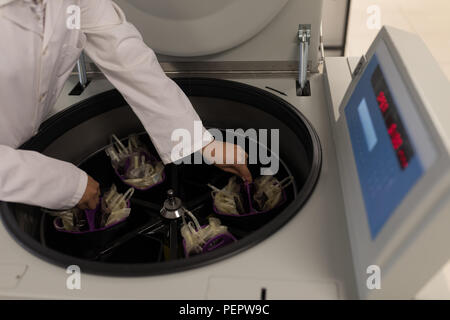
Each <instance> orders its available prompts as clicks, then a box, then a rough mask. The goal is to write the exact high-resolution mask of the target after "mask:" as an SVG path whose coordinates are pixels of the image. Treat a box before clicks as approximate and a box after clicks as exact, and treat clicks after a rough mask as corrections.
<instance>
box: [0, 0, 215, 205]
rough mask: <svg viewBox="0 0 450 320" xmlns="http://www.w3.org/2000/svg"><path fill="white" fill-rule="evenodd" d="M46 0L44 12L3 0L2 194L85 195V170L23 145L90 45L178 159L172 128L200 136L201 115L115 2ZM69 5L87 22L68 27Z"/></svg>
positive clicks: (59, 198) (62, 201) (165, 150)
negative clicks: (197, 129) (196, 125)
mask: <svg viewBox="0 0 450 320" xmlns="http://www.w3.org/2000/svg"><path fill="white" fill-rule="evenodd" d="M46 1H47V2H46V10H45V15H44V16H45V18H44V17H40V15H39V14H38V13H37V12H36V11H33V10H31V8H30V7H31V6H30V4H29V3H27V2H26V1H25V0H0V111H1V113H0V200H1V201H9V202H18V203H26V204H32V205H38V206H42V207H47V208H51V209H66V208H72V207H74V206H75V205H76V204H77V203H78V202H79V200H80V199H81V197H82V195H83V193H84V191H85V188H86V184H87V175H86V173H84V172H83V171H81V170H80V169H78V168H77V167H75V166H74V165H73V164H70V163H67V162H63V161H59V160H56V159H51V158H49V157H46V156H44V155H41V154H39V153H36V152H30V151H24V150H16V148H17V147H19V146H20V145H21V144H22V143H23V142H25V141H26V140H28V139H29V138H30V137H32V136H33V135H34V134H36V133H37V130H38V128H39V125H40V124H41V122H42V121H43V120H44V119H45V117H46V115H47V114H48V112H49V111H50V110H51V108H52V106H53V105H54V103H55V101H56V99H57V97H58V95H59V93H60V91H61V89H62V87H63V84H64V82H65V81H66V79H67V77H68V76H69V74H70V72H71V70H72V69H73V67H74V66H75V63H76V60H77V59H78V57H79V55H80V53H81V51H82V50H83V49H84V50H85V52H86V53H87V54H88V55H89V57H90V58H91V59H92V60H93V61H94V62H95V63H96V64H97V65H98V67H99V68H100V69H101V71H102V72H103V73H104V74H105V76H106V77H107V78H108V79H109V81H110V82H111V83H112V84H113V85H114V86H115V87H116V88H117V89H118V90H119V91H120V92H121V93H122V95H123V96H124V98H125V99H126V101H127V102H128V103H129V104H130V106H131V107H132V108H133V110H134V112H135V113H136V114H137V116H138V117H139V119H140V120H141V121H142V123H143V125H144V127H145V129H146V130H147V132H148V133H149V135H150V137H151V139H152V141H153V143H154V145H155V147H156V149H157V150H158V152H159V155H160V156H161V159H162V160H163V161H164V162H165V163H168V162H171V161H175V160H177V159H172V158H171V150H172V148H173V147H174V146H175V145H176V144H177V142H173V141H171V134H172V131H173V130H174V129H177V128H183V129H187V130H189V132H191V136H192V137H194V121H199V120H200V119H199V117H198V115H197V114H196V112H195V110H194V109H193V108H192V105H191V104H190V102H189V100H188V99H187V97H186V96H185V95H184V93H183V92H182V91H181V89H180V88H179V87H178V86H177V85H176V84H175V83H174V82H173V81H172V80H170V79H169V78H168V77H167V76H166V75H165V74H164V72H163V71H162V69H161V67H160V65H159V64H158V61H157V59H156V56H155V54H154V52H153V51H152V50H151V49H149V48H148V47H147V46H146V45H145V44H144V42H143V41H142V38H141V35H140V34H139V32H138V31H137V30H136V29H135V28H134V26H133V25H131V24H130V23H128V22H127V21H126V19H125V16H124V14H123V12H122V11H121V10H120V8H118V7H117V5H116V4H114V3H113V2H112V1H110V0H46ZM70 5H77V6H79V8H80V9H81V28H80V29H69V28H67V24H66V23H67V19H68V18H69V14H68V13H67V8H68V7H69V6H70ZM71 13H73V12H71ZM71 21H72V22H73V21H74V20H71ZM203 130H204V131H205V129H204V128H203ZM211 140H212V136H211V135H209V133H207V132H206V134H205V137H204V139H201V138H198V137H197V140H193V142H192V144H190V145H189V146H186V147H189V148H191V151H192V152H195V151H197V150H199V149H201V147H203V146H205V145H206V144H207V143H208V142H210V141H211ZM68 147H70V146H68Z"/></svg>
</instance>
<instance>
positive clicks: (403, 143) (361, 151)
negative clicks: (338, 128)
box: [345, 55, 424, 239]
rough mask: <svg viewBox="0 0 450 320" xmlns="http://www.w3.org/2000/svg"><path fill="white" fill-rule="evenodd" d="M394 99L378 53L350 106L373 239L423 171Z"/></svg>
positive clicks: (350, 125) (351, 129)
mask: <svg viewBox="0 0 450 320" xmlns="http://www.w3.org/2000/svg"><path fill="white" fill-rule="evenodd" d="M394 96H395V93H394V92H391V88H389V86H388V84H387V81H386V79H385V77H384V74H383V70H382V67H381V66H380V64H379V61H378V58H377V56H376V55H374V56H373V57H372V59H371V61H370V62H369V64H368V66H367V68H366V70H365V71H364V74H363V75H362V77H361V79H360V81H359V82H358V85H357V87H356V88H355V90H354V92H353V95H352V97H351V98H350V101H349V102H348V104H347V106H346V108H345V116H346V119H347V126H348V130H349V134H350V139H351V143H352V148H353V153H354V157H355V162H356V167H357V171H358V177H359V183H360V186H361V191H362V195H363V198H364V204H365V208H366V213H367V219H368V223H369V229H370V232H371V236H372V239H375V238H376V236H377V235H378V233H379V232H380V231H381V229H382V228H383V226H384V225H385V224H386V222H387V221H388V219H389V218H390V217H391V215H392V214H393V213H394V211H395V209H396V208H397V207H398V206H399V205H400V203H401V202H402V201H403V199H404V198H405V196H406V195H407V194H408V192H409V191H410V190H411V188H412V187H413V186H414V185H415V184H416V183H417V181H418V180H419V178H420V177H421V176H422V175H423V173H424V169H423V167H422V165H421V163H420V161H419V159H418V156H417V154H416V152H415V150H414V147H413V143H412V142H411V141H410V136H409V134H408V131H407V129H406V127H405V123H404V122H403V121H404V119H402V117H401V113H400V112H399V108H400V107H401V108H403V109H402V110H406V112H408V111H407V108H410V107H411V106H399V105H397V102H396V100H395V98H394Z"/></svg>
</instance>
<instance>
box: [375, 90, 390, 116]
mask: <svg viewBox="0 0 450 320" xmlns="http://www.w3.org/2000/svg"><path fill="white" fill-rule="evenodd" d="M377 101H378V105H379V107H380V110H381V112H383V113H385V112H386V111H387V109H389V103H388V101H387V99H386V95H385V94H384V91H380V93H379V94H378V97H377Z"/></svg>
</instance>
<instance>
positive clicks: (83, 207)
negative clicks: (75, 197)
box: [77, 203, 87, 210]
mask: <svg viewBox="0 0 450 320" xmlns="http://www.w3.org/2000/svg"><path fill="white" fill-rule="evenodd" d="M77 208H78V209H80V210H86V209H87V206H86V205H85V204H84V203H83V204H81V203H80V204H79V205H77Z"/></svg>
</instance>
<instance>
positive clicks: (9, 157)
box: [0, 145, 88, 209]
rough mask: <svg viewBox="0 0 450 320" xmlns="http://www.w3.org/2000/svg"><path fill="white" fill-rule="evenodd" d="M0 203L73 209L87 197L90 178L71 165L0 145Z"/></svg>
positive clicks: (32, 152)
mask: <svg viewBox="0 0 450 320" xmlns="http://www.w3.org/2000/svg"><path fill="white" fill-rule="evenodd" d="M0 159H1V161H0V200H1V201H7V202H17V203H24V204H29V205H36V206H41V207H44V208H48V209H70V208H73V207H75V206H76V205H77V204H79V203H80V202H82V201H81V199H82V197H83V196H84V194H85V191H86V186H87V182H88V176H87V174H86V173H84V172H83V171H82V170H80V169H78V168H77V167H76V166H74V165H73V164H71V163H68V162H64V161H60V160H56V159H52V158H49V157H46V156H44V155H42V154H40V153H37V152H34V151H25V150H15V149H13V148H11V147H8V146H4V145H0Z"/></svg>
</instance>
